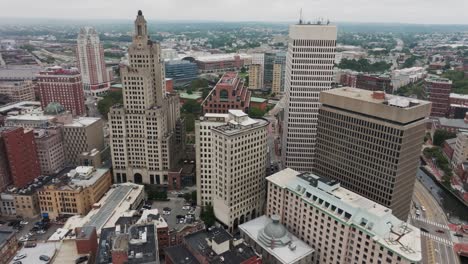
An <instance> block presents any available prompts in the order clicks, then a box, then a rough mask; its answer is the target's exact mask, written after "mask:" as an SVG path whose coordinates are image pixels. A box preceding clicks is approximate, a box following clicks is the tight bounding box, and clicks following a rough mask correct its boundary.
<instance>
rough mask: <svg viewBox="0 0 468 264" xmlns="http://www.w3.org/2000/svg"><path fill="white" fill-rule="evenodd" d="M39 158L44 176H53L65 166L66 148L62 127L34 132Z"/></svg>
mask: <svg viewBox="0 0 468 264" xmlns="http://www.w3.org/2000/svg"><path fill="white" fill-rule="evenodd" d="M34 141H35V142H36V148H37V157H38V159H39V163H40V165H41V174H42V175H52V174H54V173H57V172H59V171H60V170H61V169H63V168H64V166H65V148H64V141H63V130H62V127H61V126H55V127H50V128H46V129H36V130H34Z"/></svg>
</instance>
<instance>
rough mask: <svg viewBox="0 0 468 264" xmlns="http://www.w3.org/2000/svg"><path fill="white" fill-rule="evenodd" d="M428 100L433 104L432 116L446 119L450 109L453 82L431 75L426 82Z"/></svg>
mask: <svg viewBox="0 0 468 264" xmlns="http://www.w3.org/2000/svg"><path fill="white" fill-rule="evenodd" d="M424 86H425V90H426V93H427V95H428V100H429V101H431V103H432V109H431V116H433V117H446V116H448V114H449V108H450V102H449V98H450V92H451V91H452V81H451V80H449V79H447V78H442V77H439V76H437V75H429V76H428V77H427V78H426V79H425V80H424Z"/></svg>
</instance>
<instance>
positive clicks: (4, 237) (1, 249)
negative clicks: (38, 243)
mask: <svg viewBox="0 0 468 264" xmlns="http://www.w3.org/2000/svg"><path fill="white" fill-rule="evenodd" d="M17 250H18V240H17V239H16V233H15V230H12V229H11V228H8V227H0V254H2V260H0V263H1V264H7V263H9V261H10V259H12V258H13V257H14V256H15V255H16V252H17Z"/></svg>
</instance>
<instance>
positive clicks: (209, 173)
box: [195, 113, 229, 206]
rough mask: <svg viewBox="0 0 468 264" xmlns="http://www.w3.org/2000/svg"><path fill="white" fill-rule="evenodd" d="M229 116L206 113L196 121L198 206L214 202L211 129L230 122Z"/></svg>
mask: <svg viewBox="0 0 468 264" xmlns="http://www.w3.org/2000/svg"><path fill="white" fill-rule="evenodd" d="M228 118H229V114H216V113H215V114H212V113H206V114H205V115H204V116H202V117H200V120H197V121H195V153H196V154H195V157H196V162H195V164H196V175H197V177H196V178H197V205H199V206H205V205H207V204H209V203H212V202H213V192H214V191H213V190H212V189H213V187H212V185H213V184H214V181H215V177H214V175H213V172H214V169H215V164H214V163H213V162H214V157H213V141H212V133H211V129H212V128H213V127H216V126H221V125H224V124H226V123H227V122H228Z"/></svg>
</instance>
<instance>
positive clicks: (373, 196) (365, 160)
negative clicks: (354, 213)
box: [314, 87, 431, 221]
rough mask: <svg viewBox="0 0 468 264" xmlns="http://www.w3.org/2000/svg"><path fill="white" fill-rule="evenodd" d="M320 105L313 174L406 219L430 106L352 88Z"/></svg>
mask: <svg viewBox="0 0 468 264" xmlns="http://www.w3.org/2000/svg"><path fill="white" fill-rule="evenodd" d="M320 102H321V103H322V106H321V107H320V110H319V120H318V125H317V147H316V151H317V152H316V156H315V163H314V172H315V173H316V174H317V175H319V176H324V177H328V178H331V179H335V180H338V181H339V182H340V183H341V184H342V185H343V186H344V187H345V188H347V189H349V190H351V191H353V192H356V193H358V194H360V195H362V196H364V197H366V198H367V199H370V200H372V201H374V202H377V203H379V204H382V205H383V206H385V207H389V208H391V209H392V211H393V214H394V215H395V216H397V217H398V218H400V219H401V220H404V221H406V219H407V217H408V213H409V210H410V204H411V197H412V195H413V187H414V182H415V178H416V170H417V168H418V164H419V154H420V151H421V145H422V143H423V137H424V131H425V121H426V120H425V119H426V118H427V117H428V116H429V111H430V107H431V104H430V103H429V102H426V101H418V100H414V99H410V98H404V97H398V96H392V95H385V93H384V92H382V91H374V92H372V91H368V90H362V89H356V88H350V87H345V88H338V89H332V90H329V91H324V92H322V93H321V95H320Z"/></svg>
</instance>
